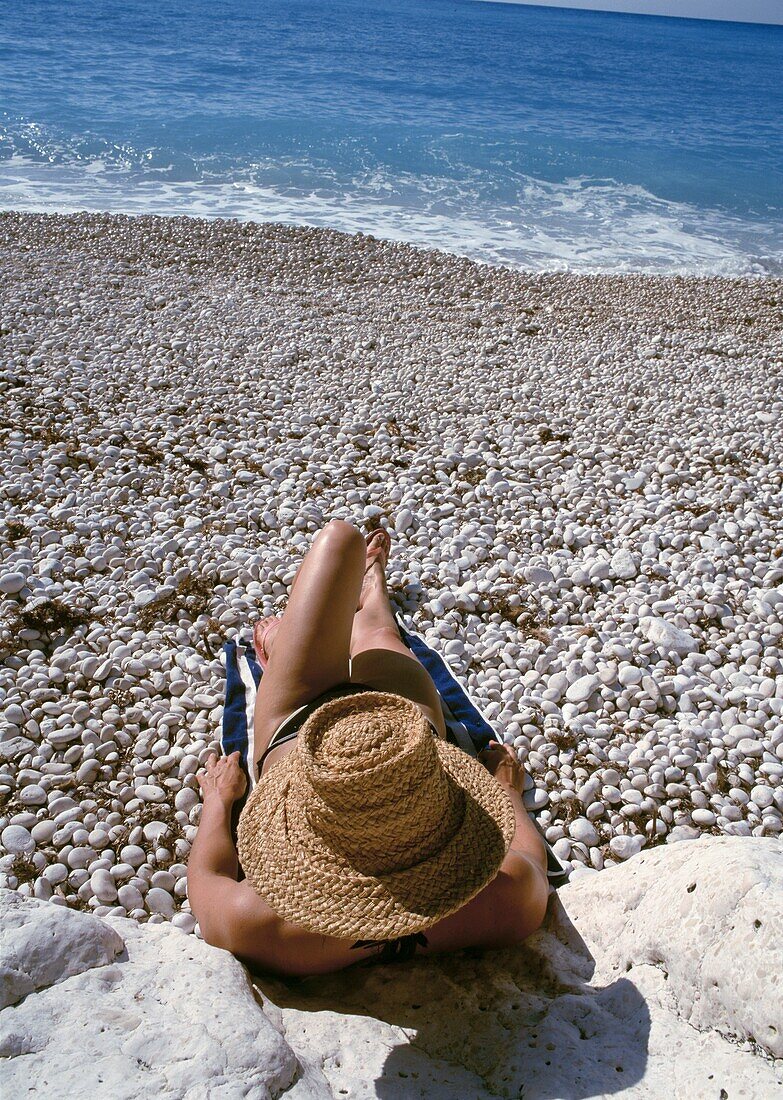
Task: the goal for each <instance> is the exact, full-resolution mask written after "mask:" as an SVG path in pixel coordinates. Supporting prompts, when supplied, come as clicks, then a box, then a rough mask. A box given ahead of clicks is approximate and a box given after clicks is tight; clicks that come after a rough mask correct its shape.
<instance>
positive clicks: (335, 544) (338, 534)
mask: <svg viewBox="0 0 783 1100" xmlns="http://www.w3.org/2000/svg"><path fill="white" fill-rule="evenodd" d="M316 541H317V543H318V544H319V545H321V544H322V543H328V544H329V546H330V548H332V549H333V550H334V551H335V552H337V553H345V554H355V553H359V552H361V553H362V554H366V551H367V544H366V542H365V541H364V538H363V536H362V533H361V531H360V530H359V529H358V527H354V525H353V524H352V523H347V522H346V521H345V520H344V519H332V520H329V522H328V523H327V524H326V526H325V527H323V528H322V529H321V530H320V531H319V533H318V536H317V539H316Z"/></svg>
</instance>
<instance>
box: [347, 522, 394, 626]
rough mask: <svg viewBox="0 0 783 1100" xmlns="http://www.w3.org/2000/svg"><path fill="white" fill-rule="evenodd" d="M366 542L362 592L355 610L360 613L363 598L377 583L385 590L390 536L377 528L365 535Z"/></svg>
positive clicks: (383, 529) (381, 528)
mask: <svg viewBox="0 0 783 1100" xmlns="http://www.w3.org/2000/svg"><path fill="white" fill-rule="evenodd" d="M366 541H367V566H366V568H365V571H364V580H363V581H362V590H361V592H360V594H359V606H358V607H357V608H356V610H357V611H361V609H362V607H364V601H365V598H366V597H367V596H368V595H369V593H370V592H372V591H373V590H374V589H375V588H376V587H377V585H378V584H379V583H380V584H381V585H382V586H383V588H384V590H385V588H386V566H387V564H388V561H389V551H390V550H391V535H390V534H389V532H388V531H387V530H386V529H385V528H383V527H378V528H377V529H376V530H375V531H372V532H371V533H370V534H369V535H367V539H366Z"/></svg>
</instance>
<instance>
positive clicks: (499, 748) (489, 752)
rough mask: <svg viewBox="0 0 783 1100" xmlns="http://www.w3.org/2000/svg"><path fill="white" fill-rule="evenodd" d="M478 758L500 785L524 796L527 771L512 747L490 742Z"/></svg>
mask: <svg viewBox="0 0 783 1100" xmlns="http://www.w3.org/2000/svg"><path fill="white" fill-rule="evenodd" d="M478 758H479V760H480V761H481V763H482V764H483V765H484V767H485V768H486V769H487V771H488V772H490V774H492V775H494V777H495V779H497V780H498V782H499V783H502V784H503V785H504V786H505V787H511V788H512V789H513V790H515V791H519V793H520V794H522V792H523V791H524V789H525V769H524V768H523V767H522V765H521V764H520V763H519V758H518V756H517V754H516V753H515V752H514V750H513V749H512V748H511V746H510V745H500V744H498V742H497V741H490V743H489V744H488V745H487V747H486V748H485V749H483V750H482V751H481V752H480V753H479V755H478Z"/></svg>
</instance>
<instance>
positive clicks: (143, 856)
mask: <svg viewBox="0 0 783 1100" xmlns="http://www.w3.org/2000/svg"><path fill="white" fill-rule="evenodd" d="M120 859H121V860H122V862H123V863H129V864H130V865H131V867H141V865H142V863H146V862H147V853H146V852H145V851H144V849H143V848H140V847H139V846H138V844H126V845H125V847H124V848H121V849H120ZM123 904H124V903H123ZM126 908H127V906H126Z"/></svg>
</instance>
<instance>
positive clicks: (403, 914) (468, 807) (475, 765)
mask: <svg viewBox="0 0 783 1100" xmlns="http://www.w3.org/2000/svg"><path fill="white" fill-rule="evenodd" d="M435 741H436V750H437V752H438V755H439V757H440V761H441V763H442V765H443V767H444V769H445V771H446V773H447V775H448V777H449V778H450V780H451V781H452V782H454V783H455V784H456V785H457V786H458V787H460V788H461V790H462V792H463V796H462V802H463V807H464V814H463V817H462V821H461V824H460V826H459V827H458V829H457V830H456V831H455V832H454V834H453V835H452V836H451V838H450V839H449V840H448V841H447V843H446V844H445V846H444V847H443V848H441V849H440V851H438V852H436V853H435V854H434V855H432V856H430V857H429V858H427V859H425V860H423V861H422V862H420V863H416V864H415V865H414V866H412V867H409V868H406V869H405V870H402V871H395V872H393V873H390V874H380V875H373V874H366V873H363V872H362V870H361V868H360V867H357V866H356V862H355V861H354V862H350V861H348V860H347V859H346V858H345V857H344V856H343V855H342V854H341V853H339V852H335V851H334V850H332V849H331V848H329V847H328V846H327V845H326V844H325V843H324V842H323V840H322V839H321V838H320V837H319V836H318V835H317V834H316V833H315V832H314V831H313V830H312V829H311V828H310V826H309V823H308V820H307V814H306V813H305V809H304V805H303V804H302V801H301V799H300V798H299V797H298V795H297V794H296V786H297V784H296V760H295V756H296V753H297V751H298V750H297V749H294V750H293V751H292V752H291V753H289V755H288V756H286V757H284V759H282V760H280V761H279V762H278V763H277V764H275V766H274V767H273V768H271V769H270V771H269V772H268V773H267V774H266V775H265V776H264V777H263V778H262V779H261V781H260V782H259V783H258V785H257V786H256V788H255V790H254V791H253V793H252V794H251V796H250V798H249V799H248V801H247V803H246V804H245V807H244V808H243V810H242V814H241V816H240V819H239V827H238V851H239V859H240V862H241V864H242V869H243V871H244V873H245V876H246V878H247V880H248V882H249V883H250V884H251V885H252V886H253V888H254V889H255V890H256V891H257V893H258V894H260V895H261V897H263V898H264V900H265V901H266V902H267V903H268V905H269V906H270V907H271V908H272V909H274V911H275V912H276V913H277V914H278V915H279V916H280V917H282V918H283V919H284V920H288V921H291V922H292V923H293V924H297V925H299V927H301V928H305V929H306V930H308V931H311V932H316V933H319V934H321V935H326V936H336V937H339V938H347V939H378V940H380V939H394V938H396V937H398V936H404V935H409V934H411V933H413V932H420V931H423V930H424V929H426V928H428V927H431V926H432V925H433V924H435V923H436V922H437V921H439V920H442V919H443V917H446V916H448V915H449V914H450V913H453V912H455V911H456V910H457V909H459V908H461V907H462V906H463V905H465V904H466V903H467V902H468V901H470V899H471V898H473V897H475V896H476V894H478V893H479V892H480V891H481V890H482V889H483V888H484V887H485V886H486V885H487V884H488V883H489V882H490V881H491V880H492V879H493V878H494V877H495V875H496V874H497V872H498V870H499V868H500V865H501V863H502V862H503V858H504V856H505V854H506V852H507V851H508V848H509V845H510V844H511V840H512V837H513V835H514V830H515V827H516V820H515V814H514V807H513V804H512V802H511V799H510V798H509V797H508V795H507V794H506V792H505V791H504V790H503V788H502V787H501V786H500V784H499V783H498V782H497V780H496V779H495V778H494V777H493V776H491V775H490V774H489V772H488V771H487V770H486V768H484V766H483V765H482V764H480V763H479V762H478V761H477V760H475V759H474V758H473V757H471V756H468V755H467V753H465V752H463V751H462V749H459V748H456V747H455V746H453V745H450V744H449V743H448V742H446V741H443V740H440V739H437V738H436V739H435Z"/></svg>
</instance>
